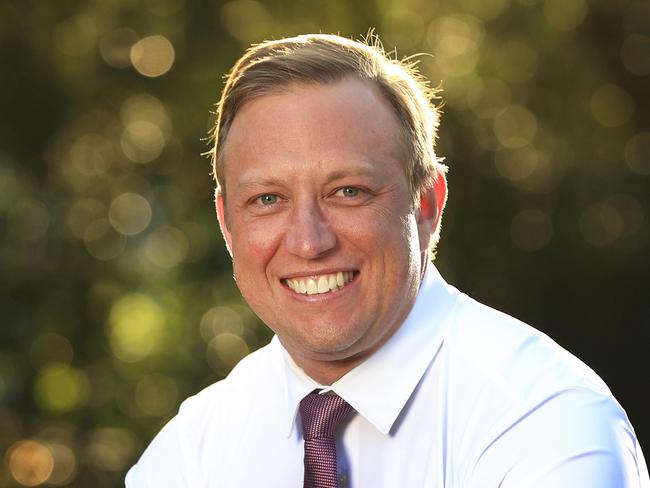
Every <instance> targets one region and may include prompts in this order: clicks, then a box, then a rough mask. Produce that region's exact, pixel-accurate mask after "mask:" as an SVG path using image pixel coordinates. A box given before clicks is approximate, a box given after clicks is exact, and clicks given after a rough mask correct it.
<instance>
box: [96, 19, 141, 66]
mask: <svg viewBox="0 0 650 488" xmlns="http://www.w3.org/2000/svg"><path fill="white" fill-rule="evenodd" d="M138 39H139V38H138V34H137V33H136V32H135V31H134V30H133V29H129V28H128V27H122V28H119V29H115V30H113V31H111V32H108V33H107V34H105V35H104V36H103V37H102V38H101V40H100V41H99V52H100V53H101V56H102V59H103V60H104V61H105V62H106V64H108V65H109V66H111V67H113V68H128V67H129V66H131V47H132V46H133V45H134V44H135V43H136V42H138Z"/></svg>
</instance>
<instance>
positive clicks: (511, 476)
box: [468, 388, 650, 488]
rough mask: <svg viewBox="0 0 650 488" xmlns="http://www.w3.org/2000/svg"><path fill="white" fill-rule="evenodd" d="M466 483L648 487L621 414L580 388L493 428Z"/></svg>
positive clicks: (523, 487)
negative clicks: (469, 480) (493, 431)
mask: <svg viewBox="0 0 650 488" xmlns="http://www.w3.org/2000/svg"><path fill="white" fill-rule="evenodd" d="M487 480H490V481H489V483H486V481H487ZM468 485H469V486H472V487H479V486H495V487H496V486H499V487H500V488H542V487H543V488H547V487H551V486H552V487H553V488H582V487H584V488H650V482H649V481H648V471H647V467H646V465H645V460H644V458H643V453H642V452H641V448H640V446H639V445H638V442H637V440H636V436H635V434H634V431H633V429H632V426H631V425H630V423H629V421H628V419H627V416H626V415H625V412H624V410H623V409H622V408H621V407H620V405H618V403H616V401H615V400H614V399H613V398H612V397H610V396H607V395H603V394H601V393H596V392H593V391H590V390H587V389H581V388H575V389H569V390H565V391H562V392H558V393H557V394H555V395H552V396H550V397H548V398H545V399H544V400H543V401H541V402H538V403H537V404H536V405H535V406H533V407H531V408H529V409H526V410H525V411H523V412H521V415H519V416H517V417H516V421H514V422H511V423H510V424H509V425H507V426H506V428H503V429H497V430H496V431H495V435H494V437H492V439H491V440H490V441H489V442H488V444H487V447H486V448H485V449H484V450H483V451H482V453H481V455H480V456H479V458H478V461H477V463H476V465H475V468H474V469H473V471H472V477H471V483H469V484H468Z"/></svg>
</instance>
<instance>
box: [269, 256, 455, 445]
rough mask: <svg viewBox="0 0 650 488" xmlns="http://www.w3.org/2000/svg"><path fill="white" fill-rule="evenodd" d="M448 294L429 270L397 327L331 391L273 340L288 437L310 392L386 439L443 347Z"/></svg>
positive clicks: (433, 270)
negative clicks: (333, 398)
mask: <svg viewBox="0 0 650 488" xmlns="http://www.w3.org/2000/svg"><path fill="white" fill-rule="evenodd" d="M453 290H454V289H453V287H451V286H449V285H447V283H445V281H444V280H443V278H442V277H441V276H440V273H439V272H438V270H437V269H436V268H435V267H434V266H433V265H431V264H429V266H428V269H427V271H426V273H425V276H424V280H423V281H422V284H421V286H420V290H419V292H418V296H417V298H416V300H415V304H414V305H413V308H412V309H411V311H410V313H409V315H408V317H407V318H406V321H405V322H404V323H403V324H402V326H401V327H400V328H399V329H398V330H397V331H396V332H395V334H394V335H393V336H392V337H391V338H390V339H389V340H388V341H387V342H386V344H384V345H383V346H382V347H381V349H379V350H378V351H376V352H375V353H374V354H373V355H372V356H370V357H369V358H368V359H367V360H365V361H364V362H363V363H361V364H360V365H358V366H357V367H356V368H354V369H353V370H351V371H350V372H348V373H347V374H346V375H345V376H343V377H342V378H340V379H339V380H338V381H336V382H335V383H333V384H332V385H331V386H323V385H319V384H318V383H317V382H316V381H314V380H313V379H312V378H310V377H309V376H308V375H307V374H306V373H305V372H304V371H303V370H302V369H301V368H300V367H298V366H297V365H296V364H295V362H294V361H293V359H292V358H291V356H290V355H289V353H288V352H287V351H286V350H285V349H284V348H283V347H282V345H281V344H280V341H279V340H278V339H277V337H275V338H274V339H273V340H274V342H276V344H277V346H278V347H279V348H280V349H281V350H282V356H283V359H284V365H285V368H284V369H285V380H286V383H285V385H286V390H285V392H286V401H287V408H286V415H287V417H286V419H285V421H286V423H287V430H286V432H287V436H290V435H291V433H292V431H293V426H294V425H295V420H296V416H297V413H298V407H299V405H300V401H301V400H302V399H303V398H304V397H305V395H307V394H308V393H310V392H312V391H313V390H314V389H322V390H323V392H327V391H334V392H335V393H336V394H338V395H339V396H340V397H341V398H343V399H344V400H345V401H347V402H348V403H349V404H350V405H351V406H352V407H353V408H354V409H355V410H356V411H357V412H358V413H359V414H360V415H362V416H363V417H365V418H366V420H368V421H369V422H370V423H371V424H372V425H374V426H375V428H376V429H377V430H379V431H380V432H382V433H383V434H388V433H389V432H390V429H391V427H392V426H393V424H394V423H395V420H397V417H398V416H399V414H400V412H401V411H402V409H403V408H404V406H405V405H406V402H407V401H408V399H409V398H410V396H411V394H412V393H413V391H414V390H415V388H416V386H417V385H418V383H419V381H420V379H421V378H422V376H423V375H424V373H425V371H426V370H427V368H428V366H429V364H430V363H431V361H432V360H433V359H434V357H435V355H436V353H437V351H438V349H439V348H440V345H441V344H442V341H443V339H444V335H445V330H446V328H447V327H446V324H447V322H448V320H447V318H448V317H449V315H450V311H451V308H452V305H453V303H454V300H453V296H452V295H453Z"/></svg>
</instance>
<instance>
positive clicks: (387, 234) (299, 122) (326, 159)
mask: <svg viewBox="0 0 650 488" xmlns="http://www.w3.org/2000/svg"><path fill="white" fill-rule="evenodd" d="M400 134H401V127H400V125H399V122H398V120H397V118H396V116H395V114H394V113H393V112H392V110H391V108H390V106H389V104H388V102H387V101H386V100H385V99H384V98H383V96H382V95H381V94H380V93H379V91H378V89H377V88H376V87H375V86H374V85H372V84H371V83H369V82H364V81H361V80H358V79H352V78H350V79H345V80H343V81H341V82H338V83H336V84H329V85H296V86H291V87H289V88H288V90H284V91H281V92H278V93H277V94H270V95H266V96H263V97H261V98H258V99H255V100H253V101H251V102H249V103H247V104H246V105H244V106H243V107H242V108H241V109H240V110H239V112H238V113H237V116H236V117H235V120H234V122H233V124H232V127H231V129H230V132H229V135H228V139H227V144H226V152H225V160H224V166H225V170H224V171H225V174H224V177H225V187H226V189H227V190H226V199H225V202H224V201H221V200H220V201H218V207H219V209H220V212H219V213H220V221H221V224H222V228H223V230H224V235H225V237H226V239H227V241H228V244H229V248H230V250H231V253H232V258H233V269H234V275H235V279H236V281H237V284H238V286H239V289H240V290H241V293H242V294H243V296H244V298H245V299H246V301H247V302H248V303H249V304H250V306H251V307H252V308H253V310H254V311H255V312H256V313H257V314H258V315H259V317H260V318H261V319H262V320H263V321H264V322H265V323H266V324H267V325H268V326H269V327H270V328H271V329H272V330H273V331H274V332H275V333H276V334H277V335H278V337H279V338H280V341H281V342H282V344H283V345H284V347H285V348H286V349H287V350H288V351H289V353H290V354H291V355H292V357H293V358H294V360H295V361H296V362H297V363H298V364H299V365H300V364H301V363H302V362H303V361H304V360H308V361H344V360H356V359H363V358H365V357H366V356H367V355H368V354H371V353H372V352H373V351H374V350H376V349H377V348H378V347H379V346H380V345H382V344H383V343H384V342H385V341H386V340H387V339H388V338H389V337H390V336H391V335H392V333H393V332H394V331H395V330H396V329H397V328H398V327H399V326H400V324H401V323H402V322H403V321H404V319H405V318H406V316H407V314H408V312H409V311H410V309H411V307H412V306H413V303H414V301H415V297H416V294H417V291H418V288H419V285H420V280H421V269H422V268H421V266H422V262H421V260H422V253H421V250H423V249H421V248H422V247H423V246H422V243H424V246H426V243H428V239H429V235H430V232H429V231H426V230H425V231H422V229H423V228H424V227H423V226H421V225H420V232H418V220H417V219H418V217H416V212H415V211H413V209H412V208H411V205H410V196H409V185H408V182H407V178H406V175H405V172H404V162H405V161H404V158H405V150H404V148H403V144H402V143H401V138H400ZM422 234H424V235H422Z"/></svg>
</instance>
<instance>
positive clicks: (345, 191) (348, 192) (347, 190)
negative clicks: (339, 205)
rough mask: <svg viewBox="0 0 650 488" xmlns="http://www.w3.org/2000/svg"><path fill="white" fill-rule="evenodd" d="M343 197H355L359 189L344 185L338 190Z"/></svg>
mask: <svg viewBox="0 0 650 488" xmlns="http://www.w3.org/2000/svg"><path fill="white" fill-rule="evenodd" d="M339 191H340V192H341V194H342V195H343V196H344V197H356V196H359V191H360V190H359V189H358V188H355V187H353V186H346V187H344V188H341V189H340V190H339Z"/></svg>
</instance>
